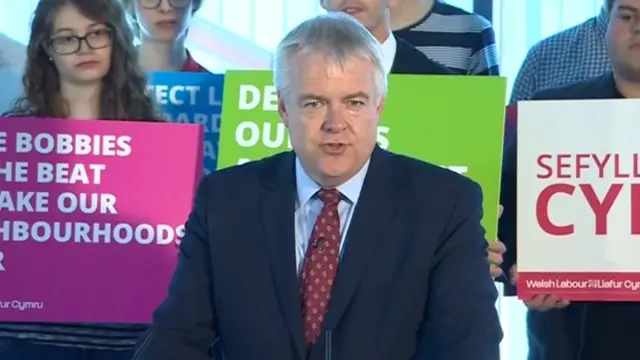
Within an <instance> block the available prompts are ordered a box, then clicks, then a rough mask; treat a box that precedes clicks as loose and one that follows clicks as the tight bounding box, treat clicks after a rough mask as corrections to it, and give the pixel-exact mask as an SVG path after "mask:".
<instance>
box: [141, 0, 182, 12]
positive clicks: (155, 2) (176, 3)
mask: <svg viewBox="0 0 640 360" xmlns="http://www.w3.org/2000/svg"><path fill="white" fill-rule="evenodd" d="M139 1H140V6H142V8H143V9H147V10H152V9H157V8H159V7H160V4H161V3H162V1H163V0H139ZM167 1H168V2H169V5H170V6H171V7H172V8H174V9H184V8H186V7H187V6H189V4H191V0H167Z"/></svg>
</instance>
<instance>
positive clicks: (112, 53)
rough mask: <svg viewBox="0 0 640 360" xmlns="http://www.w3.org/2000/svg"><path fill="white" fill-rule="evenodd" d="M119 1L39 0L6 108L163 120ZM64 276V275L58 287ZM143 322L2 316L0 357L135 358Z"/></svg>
mask: <svg viewBox="0 0 640 360" xmlns="http://www.w3.org/2000/svg"><path fill="white" fill-rule="evenodd" d="M119 1H120V0H40V1H39V3H38V5H37V7H36V10H35V13H34V17H33V21H32V23H31V36H30V39H29V44H28V46H27V63H26V68H25V73H24V76H23V84H24V97H23V98H21V99H19V100H18V101H17V102H16V104H15V106H14V109H13V111H12V113H11V114H9V116H37V117H49V118H50V117H53V118H71V119H79V121H82V120H80V119H83V120H89V121H90V120H92V119H96V120H97V119H113V120H125V121H126V120H132V121H161V120H159V119H160V116H159V114H158V111H157V110H156V108H155V106H154V104H153V103H152V101H151V100H150V98H149V97H148V96H147V95H146V79H145V77H144V75H143V73H142V72H141V71H140V70H139V68H138V58H137V55H136V50H135V48H134V47H133V35H132V33H131V29H130V28H129V27H128V23H127V21H126V15H125V11H124V8H123V7H122V5H121V4H120V2H119ZM78 271H91V269H78ZM64 281H66V280H65V279H60V282H61V289H64V284H62V282H64ZM25 286H27V285H25ZM98 306H99V305H98V304H96V309H95V311H96V312H99V311H100V308H99V307H98ZM145 329H146V326H145V325H106V324H48V323H0V359H2V360H130V359H131V357H132V356H133V347H134V346H135V341H136V339H137V338H138V337H139V336H140V335H141V333H142V332H143V331H144V330H145Z"/></svg>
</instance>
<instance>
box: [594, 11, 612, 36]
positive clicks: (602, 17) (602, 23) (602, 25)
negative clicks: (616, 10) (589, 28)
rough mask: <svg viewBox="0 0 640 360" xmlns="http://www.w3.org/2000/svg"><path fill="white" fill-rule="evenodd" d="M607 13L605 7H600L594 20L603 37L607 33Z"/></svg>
mask: <svg viewBox="0 0 640 360" xmlns="http://www.w3.org/2000/svg"><path fill="white" fill-rule="evenodd" d="M609 16H610V15H609V12H608V11H607V5H606V4H605V5H602V9H601V10H600V14H598V17H597V18H596V27H597V29H598V31H600V32H601V33H602V34H603V35H604V34H606V33H607V27H608V26H609Z"/></svg>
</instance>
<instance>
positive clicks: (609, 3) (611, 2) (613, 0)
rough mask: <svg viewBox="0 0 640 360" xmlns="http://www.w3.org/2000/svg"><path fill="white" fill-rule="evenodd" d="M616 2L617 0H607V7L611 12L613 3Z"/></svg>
mask: <svg viewBox="0 0 640 360" xmlns="http://www.w3.org/2000/svg"><path fill="white" fill-rule="evenodd" d="M615 2H616V0H607V1H606V3H605V6H606V9H607V12H608V13H611V10H613V4H614V3H615Z"/></svg>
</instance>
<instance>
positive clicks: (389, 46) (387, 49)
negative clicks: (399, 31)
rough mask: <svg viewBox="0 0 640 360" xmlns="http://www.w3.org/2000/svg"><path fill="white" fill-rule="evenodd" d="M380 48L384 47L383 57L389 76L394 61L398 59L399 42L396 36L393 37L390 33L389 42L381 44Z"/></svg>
mask: <svg viewBox="0 0 640 360" xmlns="http://www.w3.org/2000/svg"><path fill="white" fill-rule="evenodd" d="M380 46H381V47H382V56H383V57H384V59H383V60H384V68H385V70H386V71H387V74H389V73H390V72H391V68H392V67H393V61H394V60H395V57H396V50H397V47H398V42H397V40H396V38H395V36H393V34H392V33H389V37H388V38H387V40H385V41H384V42H383V43H381V44H380Z"/></svg>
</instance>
